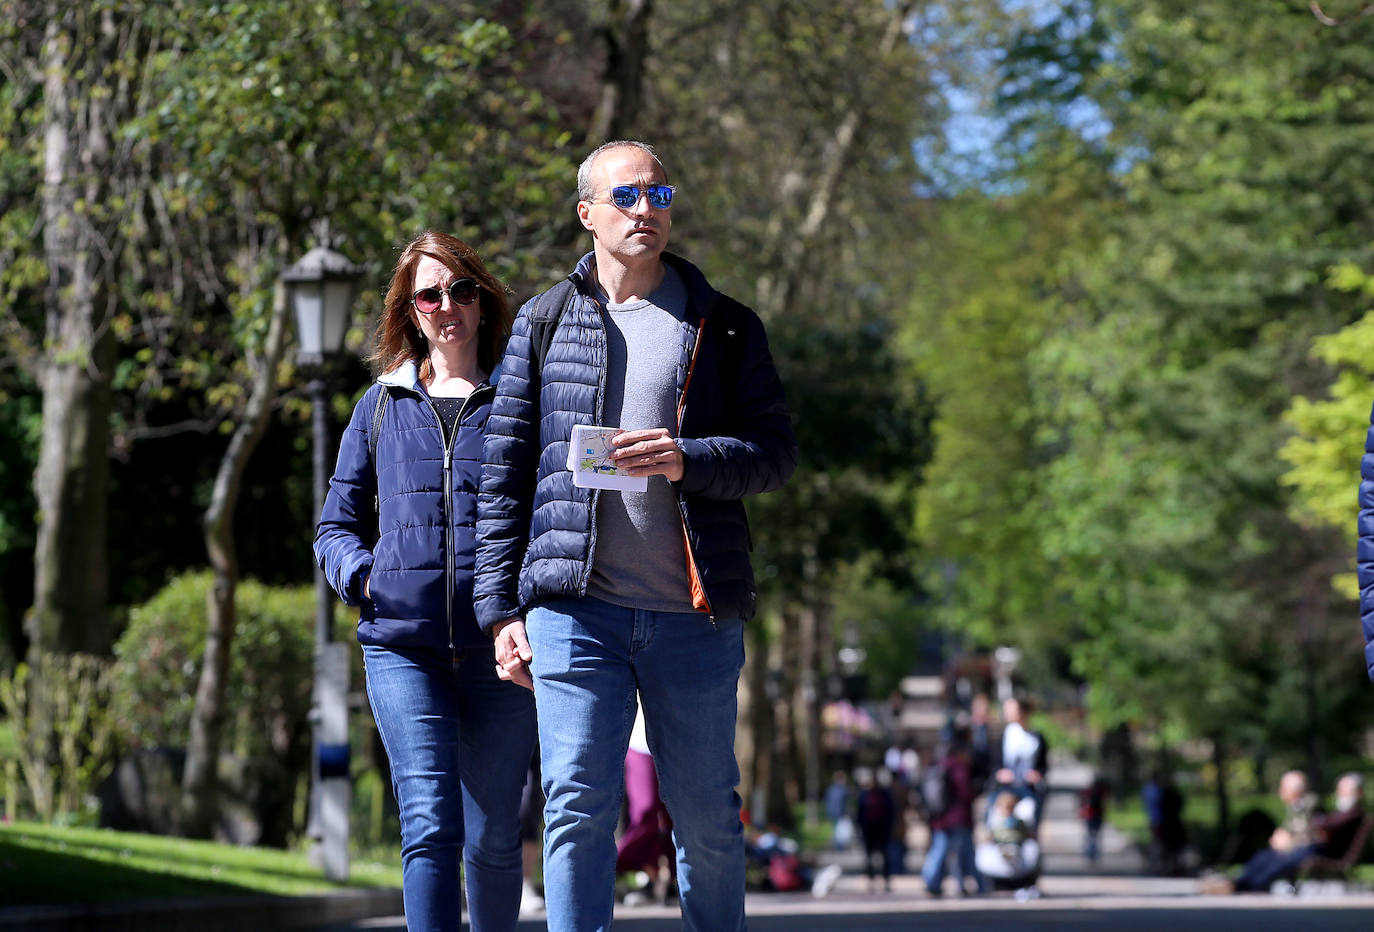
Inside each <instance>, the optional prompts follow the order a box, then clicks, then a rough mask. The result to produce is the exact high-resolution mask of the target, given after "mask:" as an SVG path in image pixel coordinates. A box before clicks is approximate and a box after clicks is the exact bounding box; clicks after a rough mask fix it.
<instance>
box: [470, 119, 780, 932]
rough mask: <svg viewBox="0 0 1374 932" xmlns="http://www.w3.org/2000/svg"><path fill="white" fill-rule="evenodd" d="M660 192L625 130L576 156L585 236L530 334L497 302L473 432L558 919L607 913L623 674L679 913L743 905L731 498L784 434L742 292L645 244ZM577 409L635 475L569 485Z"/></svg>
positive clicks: (625, 706) (500, 651)
mask: <svg viewBox="0 0 1374 932" xmlns="http://www.w3.org/2000/svg"><path fill="white" fill-rule="evenodd" d="M673 193H674V191H673V189H672V188H671V187H670V186H669V185H668V184H667V176H666V173H665V172H664V170H663V166H662V164H661V163H660V162H659V160H658V158H657V157H656V156H655V155H654V153H653V150H652V149H650V148H649V147H648V146H645V145H644V144H643V143H638V142H624V141H621V142H615V143H608V144H607V145H605V146H602V147H601V148H600V149H598V150H597V151H595V152H593V153H592V154H591V155H590V156H588V157H587V159H586V161H584V162H583V164H582V167H581V169H580V170H579V171H578V204H577V211H578V216H579V218H580V220H581V222H582V224H583V226H584V227H585V228H586V229H587V230H588V231H590V232H591V234H592V238H593V251H592V252H591V253H590V254H588V255H587V256H585V257H584V258H583V259H582V261H581V262H580V263H579V264H578V266H577V269H576V271H574V272H573V274H572V275H571V276H570V280H571V282H572V284H573V291H572V293H571V295H570V297H569V298H568V299H567V300H566V302H565V303H564V304H563V307H562V311H561V314H559V315H558V317H557V324H556V329H554V330H553V333H552V338H551V339H550V340H543V339H542V337H541V334H540V333H539V331H538V328H537V327H535V326H533V325H532V323H531V314H532V311H533V306H534V304H535V302H531V303H530V304H528V305H526V307H525V308H524V309H522V311H521V313H520V315H519V316H518V317H517V318H516V321H515V325H514V327H513V329H512V333H511V340H510V343H509V344H508V346H507V351H506V357H505V359H504V361H503V363H502V367H503V373H504V374H503V376H502V379H501V382H500V384H499V386H498V388H497V396H496V399H495V400H494V401H493V403H492V413H491V419H490V422H489V424H488V432H487V440H486V444H485V446H484V448H483V465H482V484H481V492H480V496H479V501H478V517H477V531H478V553H477V580H476V586H475V599H476V608H477V619H478V623H479V624H480V625H481V626H482V627H483V629H485V630H488V631H490V632H491V633H492V634H493V635H494V636H495V641H496V660H497V663H498V666H499V667H500V675H501V676H502V677H504V678H509V679H512V680H514V681H516V682H520V683H523V684H525V685H529V686H531V688H532V689H533V690H534V693H535V701H536V705H537V707H538V712H539V732H540V742H541V743H540V748H541V756H542V759H541V768H542V774H543V783H544V792H545V796H546V798H547V803H546V805H545V810H544V815H545V825H546V827H545V837H544V883H545V899H546V903H547V907H548V922H549V928H550V929H551V930H554V932H558V930H574V929H575V930H589V929H604V928H606V927H607V926H608V925H609V923H610V919H611V913H612V909H613V906H614V882H615V878H614V864H615V856H616V849H615V841H614V830H615V825H616V820H617V818H618V816H619V811H620V800H621V787H622V783H623V778H624V771H623V767H624V758H625V749H626V744H627V741H628V739H629V734H630V729H631V726H632V724H633V722H634V718H635V699H636V693H637V694H638V699H639V703H640V705H641V706H642V708H643V712H644V717H645V723H646V726H647V732H648V739H649V745H650V748H651V750H652V753H653V757H654V761H655V764H656V766H657V768H658V777H659V783H660V792H661V794H662V797H663V801H664V803H665V804H666V805H667V807H668V810H669V813H670V814H671V816H672V820H673V836H674V841H675V843H676V847H677V851H678V865H677V877H678V883H679V887H680V889H679V896H680V902H681V906H682V914H683V920H684V926H685V927H686V928H688V929H700V930H711V932H729V930H733V929H742V928H744V839H743V832H742V827H741V825H740V817H739V809H740V799H739V796H738V794H737V793H736V792H735V785H736V784H737V783H738V782H739V768H738V765H737V763H736V761H735V756H734V737H735V716H736V697H735V693H736V687H737V683H738V678H739V672H740V668H741V666H742V665H743V661H744V640H743V626H744V623H745V622H746V621H747V620H748V619H749V618H750V617H751V616H752V615H753V613H754V607H755V604H754V603H755V589H754V579H753V573H752V570H751V568H750V564H749V549H750V540H749V528H748V524H747V522H746V518H745V512H744V506H743V504H742V502H741V501H740V499H741V498H743V497H744V496H745V495H750V494H754V493H758V492H766V491H770V490H772V489H776V488H778V487H780V486H781V485H782V484H783V483H784V482H785V481H786V480H787V479H788V477H789V476H790V475H791V473H792V471H793V469H794V468H795V466H796V460H797V448H796V439H795V436H794V435H793V432H792V426H791V419H790V415H789V414H788V411H787V407H786V403H785V401H784V399H783V392H782V386H781V383H780V382H779V379H778V375H777V371H776V369H775V368H774V366H773V361H772V357H771V355H770V354H769V351H768V344H767V340H766V338H765V335H764V331H763V325H762V324H761V322H760V321H759V319H758V317H757V315H755V314H754V313H753V312H752V311H750V310H749V309H748V308H745V307H744V306H743V305H741V304H739V303H738V302H736V301H734V300H732V299H731V298H728V297H726V296H725V295H722V294H720V293H719V292H717V291H715V289H713V288H712V287H711V286H710V285H709V284H708V283H707V281H706V279H705V277H704V276H703V275H702V274H701V272H700V271H698V270H697V269H696V268H695V267H694V266H693V265H691V264H690V263H688V262H686V261H685V260H683V259H680V258H678V257H676V256H672V255H670V254H668V253H666V252H664V247H665V246H666V245H667V240H668V233H669V230H670V228H671V218H670V214H669V209H670V206H671V204H672V198H673ZM537 300H538V299H536V301H537ZM536 340H537V341H538V343H539V344H541V345H539V346H537V345H536ZM542 344H546V345H547V349H544V348H543V345H542ZM536 351H538V352H539V354H540V358H538V359H535V358H534V357H535V355H536ZM575 424H595V425H602V426H610V427H617V428H621V429H622V433H620V434H619V435H617V436H616V438H615V440H614V443H615V445H616V447H617V449H616V451H615V453H614V454H613V456H614V458H615V459H616V462H617V465H618V466H620V467H622V468H623V469H625V470H626V471H627V472H628V473H630V474H631V475H636V476H646V477H648V488H647V490H646V491H644V492H620V491H611V490H589V489H584V488H579V487H576V486H574V484H573V482H572V476H571V473H570V472H569V471H568V470H567V469H566V468H565V463H566V459H567V452H568V441H569V438H570V434H571V430H572V427H573V425H575Z"/></svg>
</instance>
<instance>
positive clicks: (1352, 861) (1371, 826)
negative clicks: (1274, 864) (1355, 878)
mask: <svg viewBox="0 0 1374 932" xmlns="http://www.w3.org/2000/svg"><path fill="white" fill-rule="evenodd" d="M1371 831H1374V812H1367V813H1365V815H1364V818H1362V819H1361V820H1360V825H1359V828H1357V829H1355V834H1354V835H1352V836H1350V844H1349V846H1347V847H1346V849H1345V851H1344V853H1342V854H1341V856H1340V857H1327V856H1324V855H1320V854H1314V855H1312V856H1311V857H1309V858H1307V859H1306V860H1305V861H1303V862H1302V864H1301V865H1300V866H1299V867H1298V878H1299V879H1301V880H1316V879H1319V878H1327V879H1333V880H1344V879H1345V878H1346V877H1347V876H1348V875H1349V873H1350V870H1351V868H1353V867H1354V866H1355V865H1356V864H1358V863H1360V855H1362V854H1364V847H1365V844H1366V843H1367V842H1368V841H1369V834H1370V832H1371Z"/></svg>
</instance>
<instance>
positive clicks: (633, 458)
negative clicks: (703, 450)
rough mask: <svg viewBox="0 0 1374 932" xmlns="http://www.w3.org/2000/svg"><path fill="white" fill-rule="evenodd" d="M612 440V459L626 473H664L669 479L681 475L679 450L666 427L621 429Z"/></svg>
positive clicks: (680, 453)
mask: <svg viewBox="0 0 1374 932" xmlns="http://www.w3.org/2000/svg"><path fill="white" fill-rule="evenodd" d="M611 443H613V444H615V446H616V450H615V452H614V453H612V454H611V460H612V461H614V463H615V464H616V466H618V467H620V468H621V469H623V470H625V472H627V473H628V474H629V475H631V476H635V477H639V476H663V477H665V478H666V479H667V480H668V481H669V482H677V481H679V480H680V479H682V470H683V463H682V451H681V450H679V449H678V446H677V444H676V443H674V442H673V437H672V435H671V434H669V433H668V430H667V429H666V428H663V427H652V428H648V429H646V430H625V431H621V432H620V433H618V434H616V435H615V436H614V437H613V438H611Z"/></svg>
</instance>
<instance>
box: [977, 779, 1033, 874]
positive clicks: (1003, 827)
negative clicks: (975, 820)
mask: <svg viewBox="0 0 1374 932" xmlns="http://www.w3.org/2000/svg"><path fill="white" fill-rule="evenodd" d="M1035 810H1036V806H1035V799H1034V798H1033V797H1031V796H1029V795H1022V794H1020V793H1018V792H1017V791H1016V790H1014V789H1012V788H1011V787H1008V786H1001V787H998V788H996V789H994V790H993V791H992V792H991V794H990V795H989V796H988V804H987V813H986V815H985V817H984V821H985V822H986V823H987V828H988V832H989V833H990V835H991V838H989V839H988V840H986V841H983V842H981V843H979V844H978V846H977V847H976V848H975V849H974V861H975V863H976V864H977V865H978V870H979V872H980V873H982V875H983V876H984V877H986V878H987V879H988V880H990V881H992V885H993V889H995V890H1015V891H1016V895H1017V898H1018V899H1032V898H1034V897H1036V896H1039V890H1038V889H1037V888H1036V883H1037V882H1039V880H1040V842H1039V841H1038V840H1037V836H1038V834H1039V830H1040V826H1039V825H1038V824H1037V822H1036V812H1035Z"/></svg>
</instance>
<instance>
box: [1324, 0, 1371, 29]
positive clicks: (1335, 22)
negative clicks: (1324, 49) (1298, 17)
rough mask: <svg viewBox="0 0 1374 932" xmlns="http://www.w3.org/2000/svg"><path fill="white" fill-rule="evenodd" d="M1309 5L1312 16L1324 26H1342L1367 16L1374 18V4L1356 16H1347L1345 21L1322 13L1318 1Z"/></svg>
mask: <svg viewBox="0 0 1374 932" xmlns="http://www.w3.org/2000/svg"><path fill="white" fill-rule="evenodd" d="M1307 5H1308V7H1310V8H1311V10H1312V15H1313V16H1315V17H1316V18H1317V22H1319V23H1321V24H1322V25H1323V26H1340V25H1343V24H1345V23H1348V22H1350V21H1351V20H1354V19H1361V18H1363V17H1365V16H1374V3H1371V4H1370V5H1369V6H1366V7H1365V8H1364V9H1362V10H1360V12H1358V13H1356V14H1355V15H1353V16H1347V17H1345V18H1344V19H1335V18H1333V17H1330V16H1327V15H1326V13H1325V12H1323V11H1322V8H1321V5H1320V4H1319V3H1317V0H1308V2H1307Z"/></svg>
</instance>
